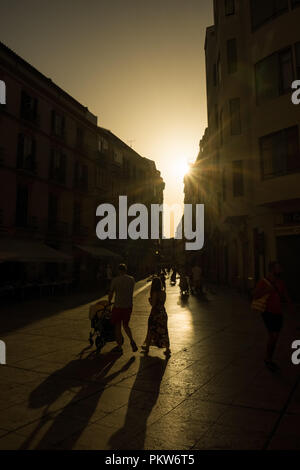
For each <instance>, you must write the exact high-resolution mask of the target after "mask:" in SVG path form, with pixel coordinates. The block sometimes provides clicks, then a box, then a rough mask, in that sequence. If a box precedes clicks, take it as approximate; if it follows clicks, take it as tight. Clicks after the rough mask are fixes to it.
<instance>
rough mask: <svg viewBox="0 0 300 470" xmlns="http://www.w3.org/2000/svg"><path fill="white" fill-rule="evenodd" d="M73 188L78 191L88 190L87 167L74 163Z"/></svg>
mask: <svg viewBox="0 0 300 470" xmlns="http://www.w3.org/2000/svg"><path fill="white" fill-rule="evenodd" d="M74 186H75V188H78V189H83V190H87V189H88V167H87V165H84V164H82V163H80V162H76V163H75V172H74Z"/></svg>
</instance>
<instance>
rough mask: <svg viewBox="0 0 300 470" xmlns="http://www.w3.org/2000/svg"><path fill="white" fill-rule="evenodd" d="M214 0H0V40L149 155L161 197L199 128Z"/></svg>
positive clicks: (192, 152) (173, 194)
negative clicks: (159, 175) (162, 182)
mask: <svg viewBox="0 0 300 470" xmlns="http://www.w3.org/2000/svg"><path fill="white" fill-rule="evenodd" d="M212 3H213V1H212V0H139V1H138V0H0V32H1V33H0V34H1V36H0V38H1V41H2V42H4V43H5V44H6V45H7V46H8V47H10V48H11V49H13V50H14V51H15V52H16V53H17V54H19V55H20V56H21V57H23V58H24V59H25V60H27V61H28V62H30V63H31V64H32V65H33V66H34V67H36V68H37V69H38V70H40V71H41V72H42V73H44V74H45V75H46V76H48V77H51V78H52V80H53V81H54V82H55V83H57V84H58V85H59V86H60V87H62V88H63V89H64V90H66V91H67V92H68V93H70V94H71V95H72V96H74V97H75V98H76V99H77V100H78V101H79V102H81V103H82V104H84V105H85V106H88V108H89V109H90V111H91V112H93V113H94V114H96V115H97V116H98V123H99V125H100V126H103V127H105V128H107V129H110V130H111V131H112V132H113V133H115V134H116V135H118V136H119V137H120V138H121V139H122V140H124V141H125V142H127V143H129V141H130V140H133V141H134V142H133V143H132V146H133V148H134V149H135V150H136V151H137V152H139V153H140V154H141V155H142V156H144V157H147V158H151V159H153V160H155V162H156V165H157V168H158V169H159V170H160V171H161V172H162V176H163V178H164V180H165V182H166V190H165V202H167V203H178V202H179V203H181V202H182V200H183V193H182V189H183V184H182V167H184V165H185V164H186V162H187V161H188V160H191V161H192V160H194V159H195V157H196V155H197V152H198V145H199V140H200V138H201V137H202V134H203V132H204V130H205V127H206V123H207V116H206V85H205V63H204V40H205V29H206V27H207V26H209V25H211V24H212V21H213V20H212Z"/></svg>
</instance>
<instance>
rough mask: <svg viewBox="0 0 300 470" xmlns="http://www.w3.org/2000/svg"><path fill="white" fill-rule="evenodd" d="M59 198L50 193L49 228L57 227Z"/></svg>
mask: <svg viewBox="0 0 300 470" xmlns="http://www.w3.org/2000/svg"><path fill="white" fill-rule="evenodd" d="M57 214H58V198H57V196H56V194H53V193H50V194H49V200H48V227H51V228H53V227H55V226H56V224H57Z"/></svg>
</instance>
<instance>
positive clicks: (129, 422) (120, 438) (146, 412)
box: [109, 356, 168, 450]
mask: <svg viewBox="0 0 300 470" xmlns="http://www.w3.org/2000/svg"><path fill="white" fill-rule="evenodd" d="M167 364H168V359H165V360H163V359H160V358H159V357H151V356H142V357H141V359H140V367H139V370H138V373H137V375H136V379H135V382H134V384H133V386H132V389H131V392H130V397H129V400H128V408H127V413H126V418H125V422H124V425H123V427H122V428H121V429H119V430H118V431H117V432H116V433H115V434H113V435H112V436H111V438H110V440H109V445H110V448H111V449H120V448H122V447H123V446H124V436H130V435H132V430H134V429H137V430H138V431H137V434H138V450H143V449H144V444H145V438H146V430H147V421H148V418H149V416H150V415H151V412H152V409H153V408H154V406H155V404H156V402H157V400H158V397H159V392H160V385H161V381H162V379H163V376H164V373H165V370H166V367H167ZM153 371H155V375H154V374H153ZM147 382H148V383H149V384H150V383H151V386H150V389H149V391H147V392H145V395H144V397H143V400H142V402H140V401H139V398H138V397H137V393H139V392H140V391H144V390H145V384H147Z"/></svg>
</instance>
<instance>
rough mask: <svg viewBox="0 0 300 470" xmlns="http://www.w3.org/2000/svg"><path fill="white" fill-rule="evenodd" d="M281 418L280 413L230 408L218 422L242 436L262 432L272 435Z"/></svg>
mask: <svg viewBox="0 0 300 470" xmlns="http://www.w3.org/2000/svg"><path fill="white" fill-rule="evenodd" d="M278 417H279V413H275V412H272V411H263V410H257V409H250V408H239V407H229V408H228V409H227V410H226V411H225V413H223V414H222V415H221V416H220V417H219V418H218V420H217V423H216V424H218V425H220V426H223V427H224V429H226V428H228V430H229V432H232V430H233V429H235V430H236V431H240V432H241V433H242V434H246V435H247V433H248V432H250V433H251V432H254V433H255V432H262V433H264V434H270V433H271V432H272V429H273V428H274V426H275V424H276V422H277V420H278Z"/></svg>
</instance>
